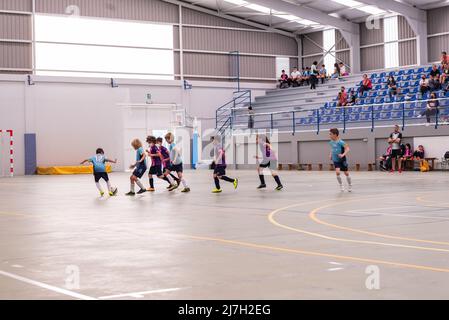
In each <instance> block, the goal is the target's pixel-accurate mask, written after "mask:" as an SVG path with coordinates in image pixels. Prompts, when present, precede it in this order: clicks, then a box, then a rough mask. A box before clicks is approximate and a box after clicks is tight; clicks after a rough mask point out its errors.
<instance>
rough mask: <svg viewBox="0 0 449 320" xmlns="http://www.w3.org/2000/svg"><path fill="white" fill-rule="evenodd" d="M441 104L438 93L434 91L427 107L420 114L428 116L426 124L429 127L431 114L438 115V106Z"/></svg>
mask: <svg viewBox="0 0 449 320" xmlns="http://www.w3.org/2000/svg"><path fill="white" fill-rule="evenodd" d="M439 106H440V102H439V101H438V99H437V95H436V94H435V92H432V93H431V94H430V98H429V100H428V101H427V105H426V108H425V109H424V110H423V111H422V112H421V114H420V115H419V116H418V118H421V117H422V116H424V115H425V116H426V118H427V123H426V126H427V127H428V126H429V125H430V117H431V116H435V115H436V116H437V115H438V107H439Z"/></svg>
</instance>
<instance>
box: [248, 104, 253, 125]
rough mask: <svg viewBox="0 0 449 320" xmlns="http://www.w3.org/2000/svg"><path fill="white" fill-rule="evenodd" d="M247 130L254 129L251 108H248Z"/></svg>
mask: <svg viewBox="0 0 449 320" xmlns="http://www.w3.org/2000/svg"><path fill="white" fill-rule="evenodd" d="M248 129H254V110H253V107H251V106H249V107H248Z"/></svg>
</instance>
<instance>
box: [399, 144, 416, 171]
mask: <svg viewBox="0 0 449 320" xmlns="http://www.w3.org/2000/svg"><path fill="white" fill-rule="evenodd" d="M412 158H413V153H412V146H411V145H410V143H406V144H405V148H404V152H403V154H402V158H401V161H402V168H405V164H406V161H407V160H410V159H412Z"/></svg>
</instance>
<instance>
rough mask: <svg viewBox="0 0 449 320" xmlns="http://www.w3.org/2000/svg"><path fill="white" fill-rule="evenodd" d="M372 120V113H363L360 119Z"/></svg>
mask: <svg viewBox="0 0 449 320" xmlns="http://www.w3.org/2000/svg"><path fill="white" fill-rule="evenodd" d="M368 120H371V113H361V114H360V121H368Z"/></svg>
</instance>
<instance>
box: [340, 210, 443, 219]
mask: <svg viewBox="0 0 449 320" xmlns="http://www.w3.org/2000/svg"><path fill="white" fill-rule="evenodd" d="M346 212H348V213H362V214H363V213H367V214H370V215H373V214H374V215H379V216H392V217H407V218H420V219H431V220H449V218H447V217H441V216H419V215H412V214H400V213H383V212H372V211H371V212H368V210H350V211H346Z"/></svg>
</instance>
